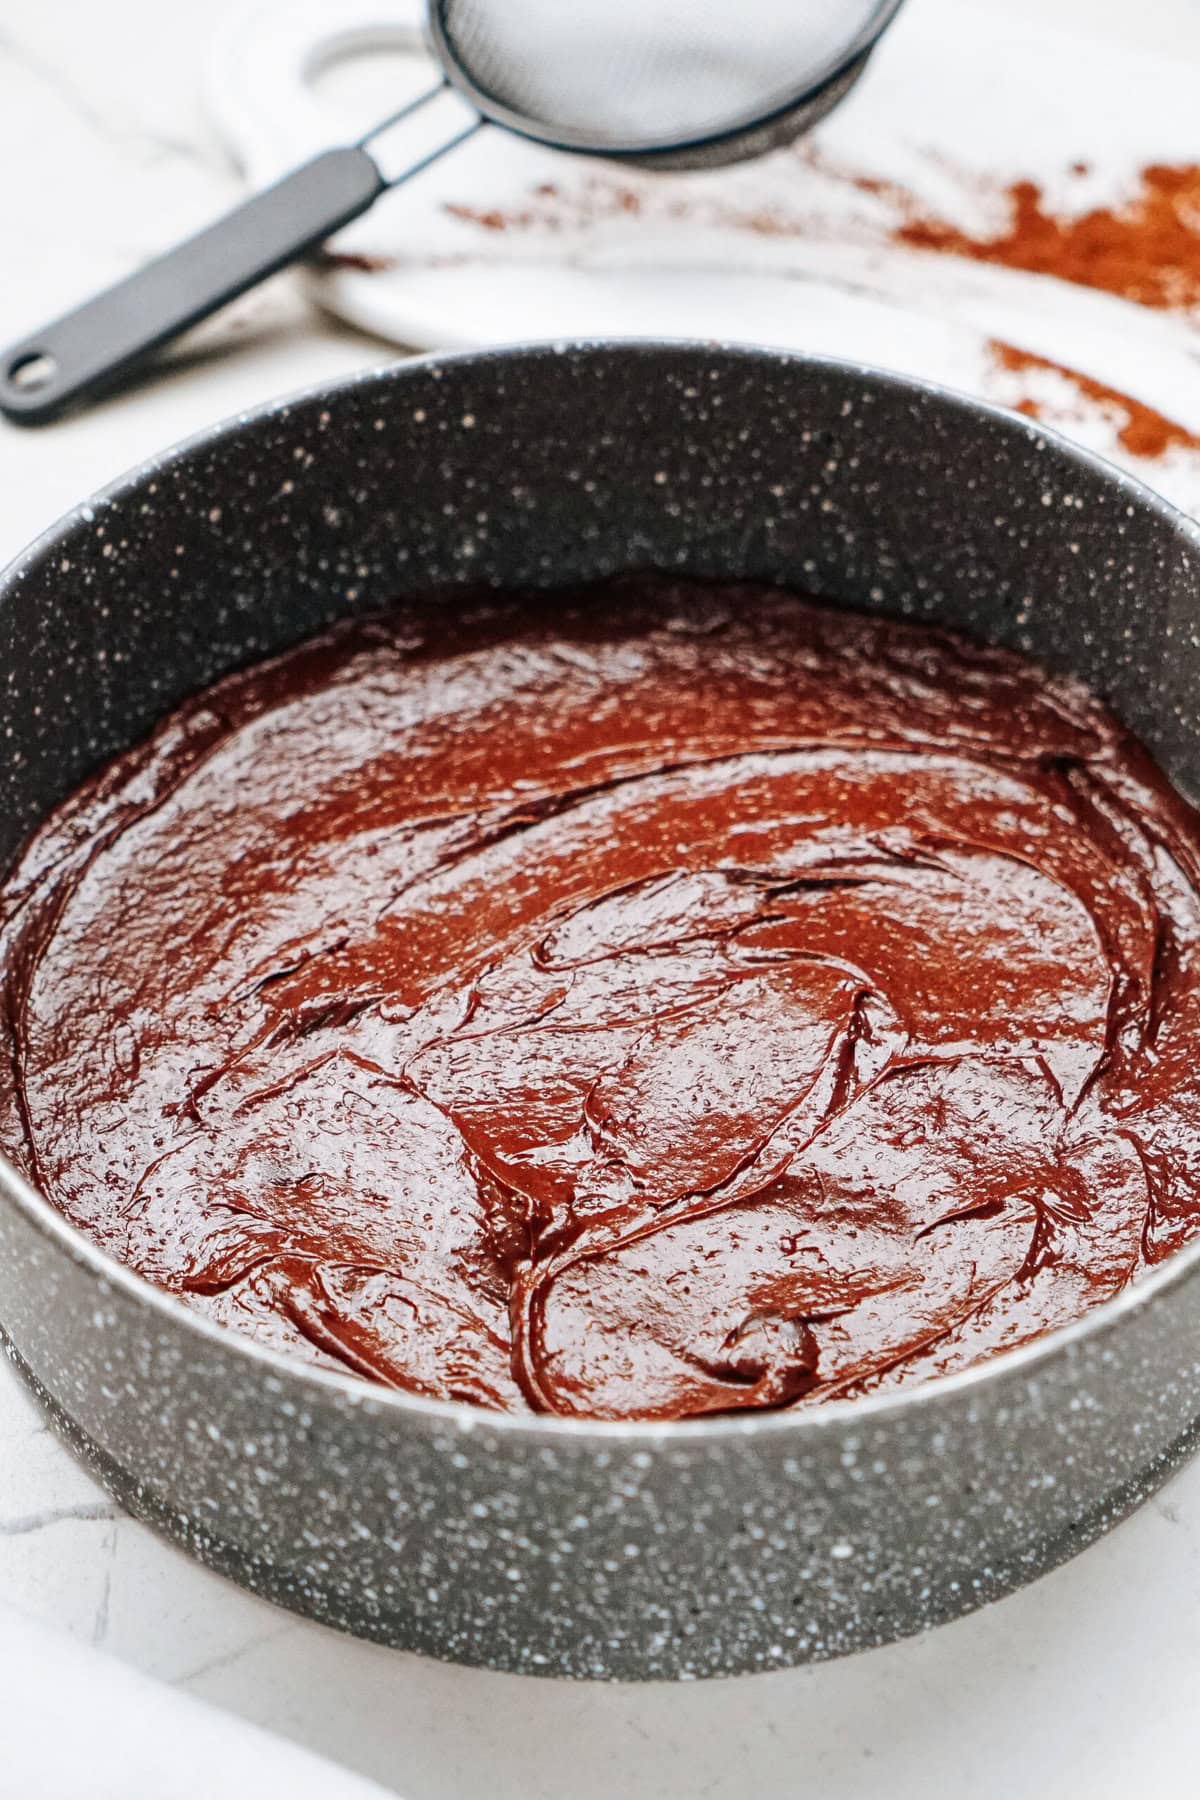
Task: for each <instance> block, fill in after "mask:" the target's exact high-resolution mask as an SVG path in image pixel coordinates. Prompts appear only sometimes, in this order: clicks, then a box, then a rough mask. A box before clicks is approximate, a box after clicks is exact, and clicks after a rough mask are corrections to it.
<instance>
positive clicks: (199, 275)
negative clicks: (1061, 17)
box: [0, 0, 902, 424]
mask: <svg viewBox="0 0 1200 1800" xmlns="http://www.w3.org/2000/svg"><path fill="white" fill-rule="evenodd" d="M901 4H902V0H737V4H730V3H729V0H429V7H428V16H427V28H428V34H429V38H430V41H431V45H432V48H433V51H434V54H435V56H436V57H437V59H438V61H439V62H440V64H441V66H442V70H443V75H442V79H441V80H440V81H438V82H437V84H436V85H435V86H434V87H432V88H430V89H429V91H428V92H427V93H425V94H423V95H421V96H420V97H419V98H418V99H416V100H415V101H413V102H412V103H411V104H409V105H407V106H405V107H403V108H402V109H401V110H400V111H398V112H396V113H394V114H392V115H391V116H390V117H389V118H386V119H384V120H382V121H381V122H380V123H379V124H378V125H376V126H375V127H374V128H373V129H372V130H371V131H369V132H367V133H366V134H365V135H364V136H363V137H362V138H360V139H359V141H358V142H357V143H355V144H351V145H347V146H344V147H343V148H341V149H333V150H327V151H324V152H323V153H322V154H320V155H318V156H316V157H314V158H313V159H312V160H311V161H309V162H306V163H304V164H303V165H302V166H301V167H300V168H298V169H295V170H293V172H292V173H291V174H290V175H287V176H285V177H284V178H283V179H282V180H281V181H278V182H276V183H275V184H274V185H273V186H272V187H270V188H267V189H266V190H265V191H264V192H263V193H261V194H258V195H257V196H255V197H254V198H253V199H251V200H248V201H247V202H245V203H244V204H243V205H242V206H240V207H238V208H237V209H236V210H235V211H233V212H231V213H230V214H229V215H228V216H227V217H226V218H224V219H222V220H221V221H219V222H218V223H217V224H215V225H213V226H210V227H209V228H208V229H207V230H205V231H201V232H200V233H199V234H198V235H196V236H195V237H192V238H189V239H188V240H187V241H186V242H185V243H183V244H181V245H179V246H178V247H177V248H176V249H174V250H172V251H169V252H168V253H167V254H166V255H164V256H162V257H159V258H158V259H157V260H155V261H154V262H151V263H149V264H147V265H146V267H144V268H142V269H140V270H138V271H137V272H136V273H135V274H133V275H131V276H129V277H127V278H126V279H125V280H123V281H121V282H118V283H117V284H116V285H115V286H113V287H111V288H109V289H107V290H106V291H105V292H104V293H102V294H100V295H98V296H97V297H96V298H95V299H93V300H90V301H88V302H86V303H85V304H84V305H83V306H80V307H78V308H76V309H75V310H74V311H73V312H70V313H66V314H64V315H63V317H61V318H59V319H57V320H55V321H54V322H53V323H52V324H50V325H47V326H46V327H45V328H44V329H43V330H42V331H40V332H37V333H35V334H33V335H31V336H30V337H28V338H26V339H25V340H24V341H22V342H21V343H18V344H14V345H12V346H10V348H9V349H8V350H7V351H5V352H3V353H2V354H0V412H2V413H3V414H4V415H5V416H6V417H8V418H10V419H12V420H15V421H17V422H19V423H25V424H36V423H41V422H43V421H45V420H47V419H51V418H53V417H55V416H56V415H57V414H59V413H61V412H63V411H64V410H66V409H67V408H69V407H71V406H73V405H76V404H78V403H79V402H81V401H84V400H86V399H88V398H89V397H90V396H92V395H94V394H95V393H97V392H98V391H100V390H101V389H103V388H106V387H108V386H111V385H112V384H113V382H114V381H115V380H116V379H117V378H118V377H119V376H120V375H121V374H122V373H123V372H124V371H125V370H126V369H128V368H129V367H130V366H131V365H132V364H133V363H135V362H136V361H138V360H140V359H141V358H142V357H143V356H145V355H146V354H147V353H148V352H150V351H152V350H155V349H157V348H158V347H159V346H160V345H162V344H164V343H166V342H167V341H169V340H170V339H171V338H173V337H176V336H177V335H178V334H179V333H181V332H183V331H186V330H187V329H188V328H189V327H190V326H192V325H196V324H198V323H199V322H200V321H201V320H202V319H205V318H207V317H208V315H209V314H210V313H212V312H215V311H216V310H217V309H218V308H219V307H221V306H224V305H225V304H227V302H229V301H231V300H234V299H236V298H237V296H238V295H239V294H242V293H244V292H245V291H246V290H247V289H248V288H251V287H253V286H254V285H255V284H256V283H258V282H260V281H263V280H265V279H266V277H267V276H269V275H272V274H274V273H275V272H276V271H277V270H279V269H281V268H284V267H286V265H287V264H289V263H291V262H294V261H295V260H296V259H297V258H298V257H301V256H303V255H304V254H305V253H306V252H307V251H309V250H312V249H314V248H315V247H316V246H317V245H318V244H320V243H321V242H322V241H323V240H324V239H325V238H327V237H329V236H330V235H331V234H332V233H334V232H335V231H338V230H340V229H341V228H342V227H343V226H345V225H348V224H349V223H350V221H351V220H352V219H356V218H358V217H359V216H360V215H361V214H362V213H364V212H366V211H367V210H368V209H369V208H370V207H371V206H372V205H373V204H374V202H375V201H376V200H377V199H378V198H379V196H380V195H381V194H382V193H384V192H386V190H387V189H388V188H391V187H396V186H398V185H399V184H400V183H401V182H404V181H407V180H408V179H409V178H410V176H413V175H415V174H417V173H419V171H420V170H421V169H423V168H426V167H427V166H428V165H429V164H430V163H431V162H433V161H435V160H436V159H437V158H439V157H441V156H443V155H445V154H446V152H447V151H448V150H452V149H453V148H454V147H455V146H456V145H458V144H460V143H462V142H463V141H464V140H465V139H466V138H468V137H470V136H472V135H473V134H474V133H475V132H477V131H479V130H480V129H481V128H482V127H483V126H484V125H485V124H493V125H498V126H500V127H502V128H503V129H505V130H508V131H513V132H516V133H519V134H520V135H521V136H524V137H527V138H531V139H533V140H535V141H536V142H538V143H540V144H544V145H546V146H548V147H550V148H554V149H561V150H569V151H575V152H580V153H583V154H588V155H594V156H606V157H615V158H621V159H624V160H627V161H636V162H644V163H647V164H650V165H652V166H654V167H658V168H674V169H688V168H706V167H712V166H715V165H717V164H721V163H727V162H733V161H736V160H738V159H740V158H743V157H750V156H757V155H760V154H762V153H763V152H764V151H767V150H770V149H773V148H774V147H776V146H777V145H780V144H783V143H786V142H789V141H790V140H791V139H792V138H794V137H797V136H798V135H799V134H800V133H801V132H803V131H806V130H807V129H808V128H809V127H810V126H811V125H813V124H814V123H815V122H816V121H817V120H818V119H820V118H822V117H823V116H824V114H825V113H827V112H828V111H829V110H830V109H831V108H832V107H833V106H835V105H836V104H837V103H838V101H839V100H840V99H841V98H842V96H843V95H844V94H845V93H846V92H847V91H848V90H849V88H850V87H851V86H852V85H853V84H854V82H855V81H856V79H857V78H858V76H859V74H860V73H861V71H862V69H863V66H864V64H865V62H866V59H867V57H868V56H869V54H870V52H871V49H872V47H873V46H874V44H875V42H876V41H877V39H878V38H879V36H880V34H881V33H882V32H883V30H884V29H885V27H886V26H887V25H888V23H889V22H890V21H891V19H892V18H893V17H894V15H895V14H896V12H897V11H898V10H899V8H900V5H901ZM417 115H420V116H421V119H422V122H423V128H422V131H421V134H420V142H419V145H418V146H417V147H416V148H415V149H414V141H413V130H414V121H415V119H416V116H417Z"/></svg>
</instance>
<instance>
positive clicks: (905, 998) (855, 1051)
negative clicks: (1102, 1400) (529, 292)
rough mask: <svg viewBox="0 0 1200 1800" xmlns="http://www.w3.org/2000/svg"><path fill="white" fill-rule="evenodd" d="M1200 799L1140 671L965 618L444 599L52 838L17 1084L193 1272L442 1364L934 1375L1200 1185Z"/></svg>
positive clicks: (561, 1385) (648, 595)
mask: <svg viewBox="0 0 1200 1800" xmlns="http://www.w3.org/2000/svg"><path fill="white" fill-rule="evenodd" d="M1198 845H1200V826H1198V815H1197V814H1196V813H1195V812H1194V811H1193V810H1192V809H1191V808H1190V807H1189V806H1187V805H1186V804H1185V803H1184V802H1183V801H1182V800H1180V799H1179V798H1178V797H1177V796H1176V795H1175V794H1174V793H1173V792H1172V791H1171V790H1170V788H1169V787H1168V785H1167V783H1166V782H1165V780H1164V778H1163V777H1162V775H1161V774H1160V773H1159V772H1158V771H1157V770H1156V768H1155V767H1154V766H1153V764H1152V763H1151V762H1150V760H1149V758H1148V757H1147V756H1146V754H1145V752H1144V751H1143V750H1141V749H1140V748H1139V746H1138V745H1137V744H1136V743H1135V742H1134V741H1133V740H1132V739H1131V738H1130V737H1129V736H1128V735H1127V734H1126V733H1125V732H1124V731H1123V730H1122V729H1121V727H1120V726H1119V725H1118V724H1117V723H1116V721H1115V720H1114V719H1113V718H1112V717H1111V715H1110V714H1109V713H1108V712H1107V711H1106V710H1105V709H1104V708H1103V707H1102V706H1101V705H1100V704H1099V702H1098V701H1097V700H1095V699H1094V698H1092V697H1091V696H1090V695H1089V694H1088V693H1086V692H1085V691H1083V690H1082V689H1081V688H1079V687H1077V686H1075V685H1073V684H1071V683H1069V682H1065V681H1050V680H1048V679H1047V678H1046V677H1045V676H1044V675H1043V674H1042V673H1040V672H1039V671H1038V670H1037V669H1036V668H1035V667H1033V666H1032V665H1031V664H1029V663H1027V662H1025V661H1023V660H1021V659H1020V658H1018V657H1016V656H1014V655H1012V654H1009V653H1007V652H1003V651H998V650H992V649H984V648H979V647H975V646H973V645H970V644H968V643H966V642H964V641H962V640H960V639H958V638H956V637H953V636H950V635H947V634H945V633H942V632H939V631H935V630H932V629H929V628H926V627H921V626H913V625H907V624H901V623H894V622H889V621H886V620H883V619H878V618H867V617H863V616H860V615H857V614H855V613H851V612H843V611H838V610H829V609H825V608H821V607H818V606H816V605H814V604H812V603H810V602H807V601H805V600H804V599H802V598H798V597H796V596H789V595H785V594H782V593H779V592H773V591H762V590H751V589H736V588H721V587H706V586H700V585H698V584H693V583H683V582H677V581H673V580H670V579H667V578H665V577H654V576H641V577H627V578H624V579H623V580H621V581H618V582H616V583H612V584H608V585H605V586H603V587H600V588H596V589H591V590H586V591H578V592H569V593H562V594H558V595H554V596H551V597H549V598H546V597H541V598H539V597H535V596H519V595H509V596H498V597H497V596H479V597H475V598H473V599H468V600H467V601H463V600H462V599H461V598H455V599H454V600H452V601H450V602H447V603H445V604H441V603H436V602H429V603H426V604H423V605H420V606H418V605H409V606H406V607H404V608H402V609H400V610H398V611H397V612H396V613H394V614H393V615H391V616H389V617H387V618H383V619H376V620H372V621H369V622H366V623H361V622H359V623H351V624H347V625H344V626H342V627H340V628H337V629H335V630H333V631H331V632H330V633H329V634H328V635H327V636H325V637H323V638H321V639H319V640H317V641H314V642H311V643H309V644H306V645H304V646H302V647H300V648H299V649H297V650H295V651H293V652H291V653H289V654H286V655H284V656H282V657H280V658H279V659H277V660H275V661H273V662H271V663H268V664H264V665H262V666H260V667H257V668H254V669H251V670H249V671H248V672H246V673H242V674H237V675H234V676H232V677H230V678H228V679H226V680H224V681H223V682H221V683H220V684H219V685H217V686H216V687H214V688H212V689H211V690H209V691H208V692H207V693H205V694H202V695H200V696H199V697H198V698H196V699H195V700H193V701H191V702H189V703H188V704H186V705H184V706H183V707H181V708H180V709H179V710H178V711H177V712H176V713H175V714H174V715H172V716H171V717H170V718H169V719H167V720H166V721H165V722H164V723H163V724H162V726H161V727H160V728H159V729H158V730H157V732H156V733H155V734H154V736H153V737H152V738H151V739H150V741H149V742H148V743H146V744H144V745H142V746H141V747H139V748H137V749H135V750H133V751H132V752H130V753H129V754H128V755H126V756H125V757H123V758H121V759H120V760H119V761H117V762H116V763H114V764H113V765H112V766H111V767H109V768H108V769H106V770H105V771H103V772H102V773H101V774H100V775H99V776H98V777H97V778H96V779H95V780H93V781H92V782H91V783H90V784H89V785H88V786H87V787H86V788H85V789H84V790H83V791H82V792H81V793H80V794H78V795H77V796H76V797H75V798H74V799H73V800H72V801H70V802H69V803H68V804H67V805H65V806H64V807H62V808H61V809H60V810H59V812H58V813H57V814H56V815H55V816H54V817H53V818H51V819H50V821H49V822H48V823H47V825H46V826H45V827H44V828H43V830H42V831H41V832H40V833H39V835H38V836H37V837H36V838H35V839H34V841H33V842H32V843H31V845H30V846H29V847H28V849H27V851H26V852H25V854H24V856H23V857H22V859H21V861H20V863H19V866H18V867H17V868H16V870H15V871H14V873H13V874H12V875H11V876H10V878H9V880H8V883H7V887H6V890H5V893H4V897H3V904H4V912H5V918H6V924H5V928H4V933H3V940H2V944H0V950H2V963H3V975H4V998H5V1008H6V1011H5V1017H6V1021H7V1047H8V1053H9V1054H8V1059H7V1060H8V1070H9V1073H8V1076H7V1078H6V1080H5V1082H4V1093H3V1096H2V1098H3V1111H2V1113H0V1129H2V1133H3V1139H4V1141H5V1143H6V1144H7V1146H8V1148H9V1149H10V1151H11V1153H12V1154H13V1155H14V1157H15V1159H16V1160H17V1161H18V1162H19V1163H20V1164H21V1165H22V1166H23V1167H24V1168H25V1169H26V1171H27V1172H28V1173H29V1175H30V1176H31V1177H32V1178H33V1179H35V1180H36V1181H37V1182H38V1183H39V1185H40V1186H41V1188H42V1190H43V1192H45V1193H46V1194H47V1195H48V1196H50V1198H51V1199H52V1200H53V1201H54V1203H55V1204H56V1205H57V1206H58V1207H60V1208H61V1210H62V1211H63V1212H64V1213H65V1214H66V1215H67V1217H68V1218H69V1219H71V1220H72V1221H73V1222H74V1223H75V1224H76V1225H78V1226H80V1227H81V1228H82V1229H83V1230H84V1231H86V1232H88V1233H90V1234H91V1236H93V1237H94V1238H95V1239H96V1240H97V1241H98V1242H99V1243H101V1244H103V1245H104V1246H105V1247H106V1248H107V1249H108V1250H110V1251H111V1252H112V1253H113V1254H115V1255H116V1256H117V1257H119V1258H121V1259H122V1260H123V1261H125V1262H127V1263H129V1264H131V1265H132V1266H133V1267H134V1268H135V1269H137V1270H139V1271H140V1272H141V1273H142V1274H143V1275H145V1276H148V1277H149V1278H150V1279H151V1280H152V1281H155V1282H158V1283H160V1284H161V1285H162V1286H163V1287H166V1288H168V1289H170V1290H171V1291H172V1292H174V1293H176V1294H178V1295H180V1296H182V1297H183V1298H184V1299H185V1300H186V1301H187V1302H188V1303H189V1304H190V1305H191V1306H193V1307H195V1308H196V1309H197V1310H199V1311H200V1312H203V1313H204V1314H206V1315H207V1316H208V1317H210V1318H213V1319H217V1320H220V1321H223V1322H225V1323H226V1324H228V1325H230V1326H233V1327H235V1328H237V1329H240V1330H243V1331H248V1332H252V1333H254V1334H255V1335H256V1336H258V1337H259V1338H261V1339H264V1340H266V1341H267V1342H269V1343H271V1344H274V1345H276V1346H279V1347H281V1348H284V1349H286V1350H290V1351H293V1352H295V1353H296V1354H298V1355H301V1356H304V1357H307V1358H308V1359H310V1360H311V1361H315V1362H317V1363H321V1364H325V1365H333V1366H337V1367H341V1368H349V1369H352V1370H356V1371H358V1372H359V1373H361V1374H362V1375H365V1376H367V1377H370V1378H372V1379H374V1380H377V1381H380V1382H383V1383H386V1384H389V1385H392V1386H395V1387H399V1388H404V1389H408V1390H410V1391H412V1392H415V1393H420V1394H426V1395H433V1396H437V1397H441V1398H453V1399H463V1400H468V1401H472V1402H475V1403H477V1404H479V1405H481V1406H485V1407H491V1408H503V1409H507V1410H510V1411H522V1410H525V1409H533V1410H536V1411H549V1412H555V1413H563V1414H571V1415H581V1416H587V1417H597V1418H649V1419H668V1418H678V1417H684V1416H689V1415H695V1414H703V1413H714V1412H716V1413H719V1412H728V1411H734V1410H740V1409H746V1408H765V1407H783V1406H803V1405H812V1404H814V1403H816V1402H819V1401H822V1400H824V1399H826V1398H828V1397H830V1396H832V1395H847V1394H852V1395H856V1394H863V1393H867V1392H870V1391H873V1390H876V1389H878V1388H880V1387H881V1386H886V1385H894V1384H896V1383H899V1382H912V1381H918V1380H921V1379H923V1378H925V1377H928V1376H931V1375H936V1374H939V1373H942V1372H944V1371H948V1370H953V1369H957V1368H961V1367H963V1366H964V1365H967V1364H970V1363H973V1362H975V1361H977V1360H978V1359H979V1358H981V1357H984V1356H987V1355H990V1354H992V1353H993V1352H996V1351H998V1350H1001V1349H1004V1348H1007V1347H1009V1346H1011V1345H1015V1344H1019V1343H1021V1342H1023V1341H1025V1340H1026V1339H1029V1338H1031V1337H1033V1336H1035V1335H1036V1334H1038V1333H1040V1332H1042V1331H1045V1330H1046V1329H1047V1328H1049V1327H1051V1326H1054V1325H1057V1324H1060V1323H1061V1322H1063V1321H1065V1320H1068V1319H1072V1318H1074V1317H1076V1316H1077V1315H1078V1314H1080V1313H1082V1312H1083V1311H1084V1310H1085V1309H1086V1308H1088V1307H1090V1306H1092V1305H1094V1304H1096V1303H1097V1302H1099V1301H1102V1300H1105V1299H1107V1298H1108V1297H1109V1296H1110V1295H1113V1294H1115V1293H1116V1292H1117V1291H1118V1290H1119V1289H1120V1288H1122V1287H1123V1286H1124V1285H1125V1284H1126V1283H1127V1282H1129V1281H1131V1280H1133V1279H1134V1278H1135V1277H1136V1276H1137V1274H1138V1272H1139V1271H1140V1270H1141V1269H1143V1268H1144V1267H1145V1266H1146V1265H1147V1263H1149V1262H1152V1261H1154V1260H1156V1259H1158V1258H1160V1257H1162V1256H1163V1255H1165V1254H1167V1253H1168V1252H1170V1251H1171V1250H1173V1249H1174V1248H1176V1247H1177V1246H1178V1245H1179V1244H1180V1243H1181V1242H1182V1241H1183V1240H1184V1239H1186V1238H1187V1237H1188V1236H1189V1235H1191V1234H1192V1233H1193V1232H1194V1231H1195V1230H1196V1229H1197V1226H1198V1225H1200V990H1198V986H1197V981H1196V973H1197V971H1196V957H1197V943H1198V941H1200V900H1198V872H1197V851H1198Z"/></svg>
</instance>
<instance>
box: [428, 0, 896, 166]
mask: <svg viewBox="0 0 1200 1800" xmlns="http://www.w3.org/2000/svg"><path fill="white" fill-rule="evenodd" d="M898 5H899V0H440V3H439V4H438V5H437V6H436V8H435V17H436V20H437V23H438V25H439V26H440V30H441V34H442V37H443V42H444V45H445V48H446V50H447V51H448V52H449V55H450V58H451V60H452V61H453V63H455V64H457V66H458V69H459V70H460V71H461V73H462V74H463V75H465V76H466V78H467V81H468V82H469V84H470V85H471V87H472V88H473V89H475V90H476V91H477V93H478V94H480V95H482V96H484V97H485V98H487V99H490V100H491V101H492V102H494V103H496V104H497V105H498V106H499V107H501V108H502V109H504V110H505V111H506V112H507V113H509V114H510V115H517V117H516V118H515V119H514V120H513V121H512V122H514V123H517V124H520V122H521V121H522V120H524V121H528V123H529V125H530V126H531V128H533V130H534V135H536V136H538V137H541V138H547V137H555V138H559V139H561V141H563V142H564V143H568V144H571V145H573V146H575V147H578V148H588V149H594V150H596V151H599V152H604V151H621V150H626V149H645V148H657V147H660V146H668V145H671V144H678V143H684V142H690V141H696V140H700V139H704V138H709V137H716V136H723V135H725V134H726V133H730V132H733V131H738V130H742V129H744V128H746V127H748V126H752V125H754V124H756V123H757V122H758V121H760V120H762V119H764V118H766V117H768V116H770V115H771V114H773V113H775V112H777V111H780V110H782V109H783V108H785V107H788V106H791V105H794V104H795V103H796V102H797V101H799V100H800V99H802V98H803V97H804V96H805V95H806V94H809V93H811V92H812V91H813V89H814V88H816V87H819V86H820V85H822V84H823V83H824V82H825V81H827V80H828V79H830V78H831V77H832V76H833V75H835V74H837V73H838V72H839V71H840V70H841V69H843V68H844V67H845V66H846V65H847V63H848V62H850V61H851V60H852V59H853V58H854V57H855V56H856V55H857V54H858V53H859V52H860V51H861V50H863V49H865V48H866V47H867V46H868V45H869V43H870V42H871V41H872V40H873V39H874V38H875V37H876V36H877V35H878V33H879V31H880V30H881V29H882V27H883V26H884V25H885V24H886V23H887V21H888V19H889V18H890V17H891V15H892V13H893V12H895V11H896V9H897V7H898Z"/></svg>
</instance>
